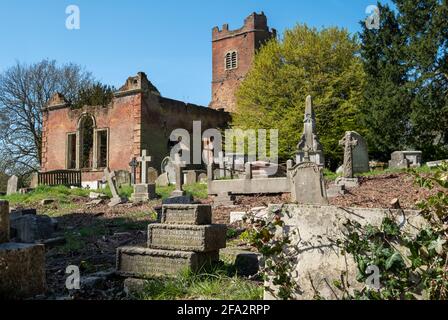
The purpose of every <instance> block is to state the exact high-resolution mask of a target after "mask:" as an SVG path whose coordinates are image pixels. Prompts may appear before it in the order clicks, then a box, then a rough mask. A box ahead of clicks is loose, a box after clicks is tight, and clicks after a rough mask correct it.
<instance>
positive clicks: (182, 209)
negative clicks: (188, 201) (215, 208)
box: [161, 204, 212, 225]
mask: <svg viewBox="0 0 448 320" xmlns="http://www.w3.org/2000/svg"><path fill="white" fill-rule="evenodd" d="M161 222H162V223H166V224H186V225H207V224H211V223H212V207H211V206H210V205H206V204H192V205H182V204H169V205H164V206H162V215H161Z"/></svg>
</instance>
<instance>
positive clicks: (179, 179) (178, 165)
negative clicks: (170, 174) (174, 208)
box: [172, 154, 186, 197]
mask: <svg viewBox="0 0 448 320" xmlns="http://www.w3.org/2000/svg"><path fill="white" fill-rule="evenodd" d="M173 164H174V168H175V170H176V190H174V191H173V193H172V196H176V197H179V196H183V195H185V192H184V191H183V190H182V185H183V182H184V174H183V168H185V167H186V163H185V161H182V160H181V159H180V156H179V154H176V155H175V156H174V162H173Z"/></svg>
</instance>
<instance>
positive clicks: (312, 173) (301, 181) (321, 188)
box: [289, 162, 328, 205]
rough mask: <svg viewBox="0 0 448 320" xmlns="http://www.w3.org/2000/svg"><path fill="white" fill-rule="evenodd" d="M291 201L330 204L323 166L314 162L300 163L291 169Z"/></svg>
mask: <svg viewBox="0 0 448 320" xmlns="http://www.w3.org/2000/svg"><path fill="white" fill-rule="evenodd" d="M289 177H290V179H291V201H292V202H298V203H300V204H321V205H326V204H328V199H327V193H326V188H325V180H324V176H323V173H322V167H319V166H318V165H317V164H316V163H314V162H302V163H298V164H296V165H295V166H293V167H292V168H290V169H289Z"/></svg>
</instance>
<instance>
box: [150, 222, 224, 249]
mask: <svg viewBox="0 0 448 320" xmlns="http://www.w3.org/2000/svg"><path fill="white" fill-rule="evenodd" d="M226 234H227V226H225V225H218V224H214V225H205V226H190V225H188V226H184V225H168V224H150V225H149V226H148V247H149V248H152V249H163V250H183V251H196V252H209V251H215V250H219V249H221V248H225V247H226Z"/></svg>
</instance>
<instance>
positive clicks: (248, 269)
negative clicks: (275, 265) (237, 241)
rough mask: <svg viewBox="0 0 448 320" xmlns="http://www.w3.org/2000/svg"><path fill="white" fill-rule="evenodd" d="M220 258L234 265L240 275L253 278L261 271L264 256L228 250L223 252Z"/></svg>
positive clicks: (244, 251)
mask: <svg viewBox="0 0 448 320" xmlns="http://www.w3.org/2000/svg"><path fill="white" fill-rule="evenodd" d="M220 256H221V257H223V258H224V259H223V260H226V261H229V262H231V263H232V264H234V266H235V270H236V272H237V274H238V275H241V276H246V277H248V276H253V275H256V274H257V273H258V271H259V270H260V261H261V258H262V255H261V254H259V253H255V252H251V251H246V250H238V249H233V248H227V249H223V250H221V252H220Z"/></svg>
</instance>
